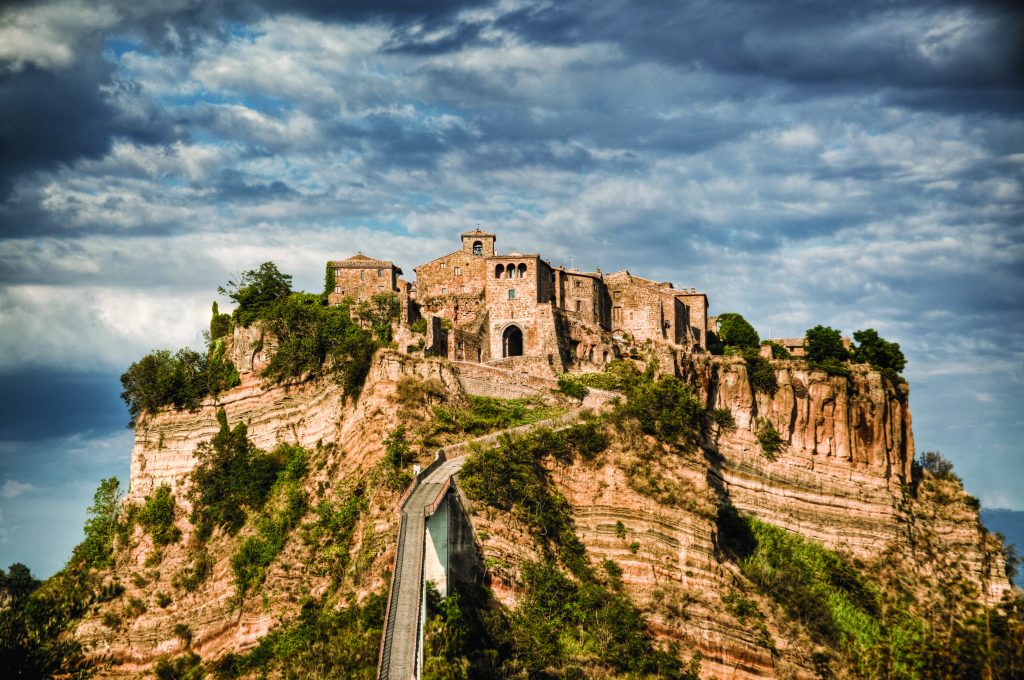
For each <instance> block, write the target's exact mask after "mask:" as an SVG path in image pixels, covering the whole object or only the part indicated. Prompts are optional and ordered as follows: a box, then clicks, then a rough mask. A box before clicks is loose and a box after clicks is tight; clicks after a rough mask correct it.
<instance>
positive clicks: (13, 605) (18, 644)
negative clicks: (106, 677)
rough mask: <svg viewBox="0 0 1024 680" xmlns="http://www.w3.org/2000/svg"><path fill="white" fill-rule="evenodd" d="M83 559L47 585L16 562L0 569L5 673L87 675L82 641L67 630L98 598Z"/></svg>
mask: <svg viewBox="0 0 1024 680" xmlns="http://www.w3.org/2000/svg"><path fill="white" fill-rule="evenodd" d="M83 567H84V565H83V563H82V561H81V559H80V558H77V557H76V558H73V559H72V563H71V564H69V565H68V566H67V567H65V568H64V570H63V571H61V572H59V573H58V574H56V575H55V576H53V577H51V578H50V579H49V580H48V581H47V582H46V583H42V582H40V581H39V580H38V579H36V578H34V577H33V576H32V574H31V572H30V571H29V569H28V567H26V566H25V565H23V564H20V563H15V564H12V565H10V567H9V568H8V570H7V572H6V573H5V572H4V570H3V569H0V672H2V673H0V674H2V675H3V677H5V678H26V679H28V678H49V677H88V675H89V674H90V671H89V669H88V668H87V667H86V666H85V663H84V662H85V659H84V655H83V653H82V648H81V645H80V644H79V643H78V642H77V641H76V640H75V639H74V638H73V637H72V636H69V635H67V634H66V631H67V629H68V627H69V626H70V624H71V623H72V622H73V621H74V620H75V619H77V618H78V617H80V616H82V615H83V614H84V613H85V612H86V611H87V609H88V607H89V606H90V605H91V604H92V602H94V601H95V600H96V599H97V592H96V590H97V588H96V581H95V579H94V577H92V576H91V575H90V573H89V570H88V569H86V568H83Z"/></svg>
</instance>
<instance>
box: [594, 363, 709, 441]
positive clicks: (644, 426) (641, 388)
mask: <svg viewBox="0 0 1024 680" xmlns="http://www.w3.org/2000/svg"><path fill="white" fill-rule="evenodd" d="M614 418H616V419H622V418H633V419H635V420H636V421H637V422H638V423H639V425H640V430H641V431H642V432H643V433H644V434H649V435H651V436H652V437H654V438H655V439H657V440H659V441H662V442H664V443H666V444H675V445H681V446H684V447H691V448H692V447H695V446H696V445H698V444H699V438H700V435H701V433H702V432H704V429H705V428H706V427H707V425H708V422H709V421H708V412H707V410H706V409H705V408H704V405H703V403H702V401H701V399H700V398H699V397H698V396H697V395H696V394H695V393H694V391H693V389H692V388H691V387H690V386H689V385H687V384H686V383H684V382H683V381H682V380H679V379H678V378H676V377H673V376H663V377H661V378H658V379H657V380H655V379H654V378H653V371H651V370H648V371H647V372H646V373H645V374H643V375H642V376H641V377H638V378H637V380H636V381H635V382H634V383H633V384H632V385H631V386H630V387H629V388H627V390H626V401H625V402H620V403H619V404H618V406H617V407H616V409H615V413H614Z"/></svg>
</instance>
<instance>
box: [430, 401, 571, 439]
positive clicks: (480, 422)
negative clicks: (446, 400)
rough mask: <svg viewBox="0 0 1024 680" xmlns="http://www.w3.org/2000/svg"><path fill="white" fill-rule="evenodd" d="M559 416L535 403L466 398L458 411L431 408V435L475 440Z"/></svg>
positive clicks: (552, 409)
mask: <svg viewBox="0 0 1024 680" xmlns="http://www.w3.org/2000/svg"><path fill="white" fill-rule="evenodd" d="M561 413H563V409H560V408H557V407H553V406H546V405H544V403H543V402H541V401H539V400H537V399H498V398H494V397H477V396H473V395H468V396H467V397H466V405H465V406H461V407H450V406H436V407H434V422H433V424H432V432H431V433H430V434H431V435H437V434H460V435H468V436H477V435H482V434H487V433H488V432H494V431H495V430H506V429H508V428H510V427H518V426H519V425H529V424H530V423H535V422H537V421H540V420H544V419H546V418H552V417H554V416H556V415H560V414H561Z"/></svg>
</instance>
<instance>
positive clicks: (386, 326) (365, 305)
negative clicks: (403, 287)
mask: <svg viewBox="0 0 1024 680" xmlns="http://www.w3.org/2000/svg"><path fill="white" fill-rule="evenodd" d="M401 309H402V308H401V305H400V304H399V302H398V296H397V295H395V294H394V293H377V294H376V295H373V296H372V297H371V298H370V299H369V300H364V301H362V302H360V303H359V304H358V305H356V309H355V312H356V317H357V318H358V319H359V320H360V321H362V322H363V323H364V324H365V325H367V326H369V328H370V330H371V331H373V336H374V337H375V338H376V339H377V342H378V343H381V344H386V343H389V342H391V330H392V325H393V324H394V323H395V322H396V321H397V320H398V315H399V313H400V312H401Z"/></svg>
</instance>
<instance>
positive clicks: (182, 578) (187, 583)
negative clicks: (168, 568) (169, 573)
mask: <svg viewBox="0 0 1024 680" xmlns="http://www.w3.org/2000/svg"><path fill="white" fill-rule="evenodd" d="M211 573H213V558H212V557H210V553H208V552H207V551H206V549H205V548H200V549H199V550H197V551H196V552H195V553H194V554H193V555H192V559H191V564H189V565H187V566H185V567H182V569H181V571H179V572H178V573H177V574H175V575H174V578H173V579H172V581H171V582H172V583H173V584H174V587H175V588H181V589H182V590H184V591H185V592H189V593H191V592H194V591H195V590H196V589H198V588H199V586H200V584H201V583H202V582H203V581H205V580H206V579H207V578H209V576H210V574H211Z"/></svg>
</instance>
